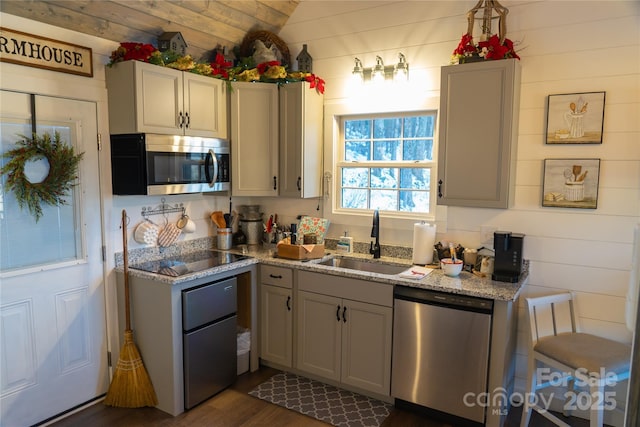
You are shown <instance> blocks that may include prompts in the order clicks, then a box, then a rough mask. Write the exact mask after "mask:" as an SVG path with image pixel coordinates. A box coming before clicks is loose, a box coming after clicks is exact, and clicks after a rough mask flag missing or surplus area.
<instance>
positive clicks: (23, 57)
mask: <svg viewBox="0 0 640 427" xmlns="http://www.w3.org/2000/svg"><path fill="white" fill-rule="evenodd" d="M0 61H1V62H11V63H13V64H21V65H26V66H28V67H36V68H45V69H47V70H52V71H59V72H62V73H70V74H77V75H79V76H86V77H93V57H92V53H91V48H89V47H83V46H78V45H75V44H71V43H65V42H61V41H58V40H52V39H49V38H46V37H40V36H35V35H33V34H27V33H23V32H20V31H16V30H10V29H8V28H3V27H0Z"/></svg>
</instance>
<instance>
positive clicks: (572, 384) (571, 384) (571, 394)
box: [562, 377, 576, 417]
mask: <svg viewBox="0 0 640 427" xmlns="http://www.w3.org/2000/svg"><path fill="white" fill-rule="evenodd" d="M575 385H576V380H575V378H573V377H571V379H569V383H568V386H569V388H568V392H569V393H568V394H567V400H566V401H565V402H564V408H563V409H562V415H564V416H565V417H570V416H571V409H569V406H568V405H567V403H569V402H571V398H572V397H575V395H576V389H575ZM574 402H575V400H574Z"/></svg>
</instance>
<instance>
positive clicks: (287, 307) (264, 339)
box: [260, 265, 293, 368]
mask: <svg viewBox="0 0 640 427" xmlns="http://www.w3.org/2000/svg"><path fill="white" fill-rule="evenodd" d="M292 273H293V272H292V270H291V269H289V268H282V267H274V266H268V265H262V266H261V267H260V299H261V302H260V309H261V310H260V311H261V314H260V316H261V317H260V320H261V334H260V337H261V338H260V358H261V359H262V361H263V362H264V361H266V362H271V364H275V365H278V367H286V368H291V367H292V366H293V295H292V293H293V290H292V285H293V278H292Z"/></svg>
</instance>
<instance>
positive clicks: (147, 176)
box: [111, 133, 231, 195]
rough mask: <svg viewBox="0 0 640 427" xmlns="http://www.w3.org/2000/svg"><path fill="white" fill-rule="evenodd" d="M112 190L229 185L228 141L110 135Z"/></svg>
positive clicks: (197, 189) (153, 191) (180, 190)
mask: <svg viewBox="0 0 640 427" xmlns="http://www.w3.org/2000/svg"><path fill="white" fill-rule="evenodd" d="M111 173H112V177H111V184H112V189H113V194H118V195H134V194H135V195H158V194H185V193H205V192H213V191H227V190H230V189H231V183H230V173H231V171H230V161H229V141H226V140H221V139H216V138H198V137H189V136H172V135H156V134H143V133H136V134H123V135H111Z"/></svg>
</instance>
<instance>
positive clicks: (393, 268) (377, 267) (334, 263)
mask: <svg viewBox="0 0 640 427" xmlns="http://www.w3.org/2000/svg"><path fill="white" fill-rule="evenodd" d="M318 264H321V265H328V266H330V267H339V268H346V269H349V270H358V271H366V272H368V273H378V274H389V275H393V274H400V273H402V272H403V271H405V270H406V269H407V268H409V267H410V266H409V265H398V264H385V263H381V262H372V261H367V260H362V259H355V258H331V259H328V260H326V261H322V262H319V263H318Z"/></svg>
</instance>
